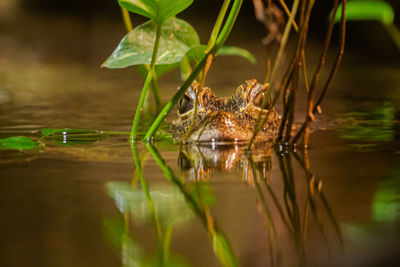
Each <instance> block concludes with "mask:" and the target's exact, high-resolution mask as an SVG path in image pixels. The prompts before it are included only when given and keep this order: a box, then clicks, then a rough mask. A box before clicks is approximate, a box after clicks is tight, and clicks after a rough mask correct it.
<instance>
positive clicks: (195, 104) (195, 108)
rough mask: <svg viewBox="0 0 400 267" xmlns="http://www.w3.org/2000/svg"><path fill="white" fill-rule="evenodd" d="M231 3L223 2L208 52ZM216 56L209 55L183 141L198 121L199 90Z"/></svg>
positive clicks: (228, 0)
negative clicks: (191, 117)
mask: <svg viewBox="0 0 400 267" xmlns="http://www.w3.org/2000/svg"><path fill="white" fill-rule="evenodd" d="M229 3H230V0H225V1H224V3H223V4H222V7H221V10H220V12H219V14H218V18H217V21H216V22H215V24H214V27H213V30H212V31H211V36H210V38H209V40H208V44H207V48H206V50H205V52H206V53H208V52H209V51H210V50H211V48H212V47H213V46H214V44H215V41H216V39H217V37H218V33H219V31H220V29H221V25H222V22H223V21H224V18H225V14H226V11H227V10H228V7H229ZM214 56H215V54H210V55H208V56H207V61H206V65H205V67H204V70H203V74H202V77H201V80H200V83H199V86H198V87H197V90H196V97H195V100H194V112H193V119H192V123H191V124H190V126H189V129H188V130H187V131H186V134H185V136H184V138H183V142H186V141H187V139H188V138H189V136H190V135H191V133H192V130H193V127H194V125H195V123H196V117H197V109H198V107H197V106H198V102H199V92H200V90H201V88H203V86H204V84H205V80H206V76H207V73H208V70H209V69H210V67H211V64H212V61H213V58H214Z"/></svg>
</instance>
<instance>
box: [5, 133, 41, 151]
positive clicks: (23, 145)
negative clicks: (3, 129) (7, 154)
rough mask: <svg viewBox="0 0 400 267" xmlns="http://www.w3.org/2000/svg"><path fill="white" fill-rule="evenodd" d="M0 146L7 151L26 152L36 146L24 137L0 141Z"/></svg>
mask: <svg viewBox="0 0 400 267" xmlns="http://www.w3.org/2000/svg"><path fill="white" fill-rule="evenodd" d="M0 144H1V145H2V146H3V147H5V148H8V149H16V150H27V149H34V148H36V147H37V146H38V143H36V142H35V141H34V140H32V139H30V138H28V137H25V136H12V137H7V138H3V139H0Z"/></svg>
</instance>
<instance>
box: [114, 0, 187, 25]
mask: <svg viewBox="0 0 400 267" xmlns="http://www.w3.org/2000/svg"><path fill="white" fill-rule="evenodd" d="M118 3H119V5H120V6H121V7H123V8H126V9H127V10H129V11H131V12H133V13H136V14H139V15H142V16H145V17H148V18H149V19H152V20H154V21H155V22H157V23H158V24H163V23H164V22H165V21H166V20H167V19H169V18H171V17H173V16H175V15H176V14H178V13H180V12H181V11H183V10H185V9H186V8H187V7H188V6H190V5H191V4H192V3H193V0H118Z"/></svg>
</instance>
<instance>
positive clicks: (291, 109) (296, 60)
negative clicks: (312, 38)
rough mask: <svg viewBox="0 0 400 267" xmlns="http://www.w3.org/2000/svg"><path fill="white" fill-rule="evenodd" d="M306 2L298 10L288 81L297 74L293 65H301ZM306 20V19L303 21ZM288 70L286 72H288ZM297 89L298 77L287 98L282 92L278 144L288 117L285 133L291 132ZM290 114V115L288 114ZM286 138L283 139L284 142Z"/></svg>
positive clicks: (305, 22)
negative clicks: (296, 36)
mask: <svg viewBox="0 0 400 267" xmlns="http://www.w3.org/2000/svg"><path fill="white" fill-rule="evenodd" d="M306 2H307V1H306V0H304V1H303V2H302V5H301V9H300V21H301V26H300V34H299V37H298V40H297V45H296V49H295V52H294V54H293V57H292V60H291V63H290V67H289V69H290V70H291V72H290V80H291V79H292V77H293V75H292V71H293V70H295V73H298V71H296V69H297V67H296V68H295V65H296V64H297V65H299V64H301V61H300V51H302V49H303V47H304V46H305V41H306V39H307V31H308V21H309V17H310V14H311V7H310V6H309V8H308V10H307V14H305V6H306V5H305V4H306ZM304 18H306V19H304ZM289 69H288V70H289ZM296 76H298V74H296ZM297 87H298V77H297V79H295V81H294V82H292V89H291V90H289V91H290V92H289V98H287V97H286V93H287V91H288V90H285V91H284V95H283V99H282V100H283V105H284V113H283V117H282V121H281V125H280V127H279V133H278V138H277V140H276V142H280V141H281V140H282V139H283V131H284V129H285V125H286V121H287V118H288V115H289V123H288V129H287V131H286V132H288V131H291V128H292V124H293V117H294V114H293V113H294V104H295V103H294V95H293V93H294V92H293V90H296V88H297ZM289 100H290V101H289ZM291 105H293V107H291ZM289 112H290V113H289ZM286 139H287V138H286V137H285V140H286Z"/></svg>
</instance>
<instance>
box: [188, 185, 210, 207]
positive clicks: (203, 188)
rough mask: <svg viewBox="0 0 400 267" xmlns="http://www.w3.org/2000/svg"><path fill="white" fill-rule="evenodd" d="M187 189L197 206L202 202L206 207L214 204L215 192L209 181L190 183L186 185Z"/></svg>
mask: <svg viewBox="0 0 400 267" xmlns="http://www.w3.org/2000/svg"><path fill="white" fill-rule="evenodd" d="M188 191H189V194H190V195H191V196H192V197H193V200H194V201H195V202H196V204H197V205H198V206H202V205H203V204H204V205H205V206H206V207H207V208H211V207H212V206H214V205H215V194H214V191H213V188H212V186H211V185H210V184H209V183H205V182H198V183H193V184H190V185H189V186H188ZM199 194H200V198H199ZM200 199H201V201H200Z"/></svg>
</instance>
